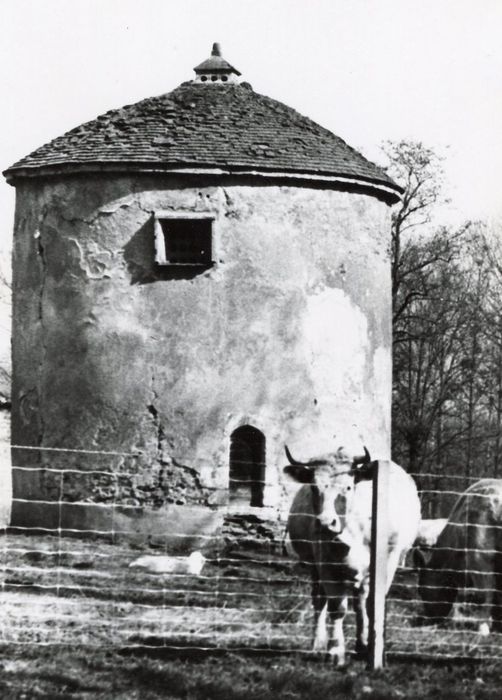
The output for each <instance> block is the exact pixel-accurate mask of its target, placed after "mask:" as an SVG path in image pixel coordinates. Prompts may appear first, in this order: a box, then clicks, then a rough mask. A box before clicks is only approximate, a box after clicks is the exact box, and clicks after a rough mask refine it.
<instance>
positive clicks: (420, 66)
mask: <svg viewBox="0 0 502 700" xmlns="http://www.w3.org/2000/svg"><path fill="white" fill-rule="evenodd" d="M501 38H502V0H0V95H1V103H2V108H1V109H0V138H1V143H0V170H4V169H5V168H7V167H8V166H9V165H11V164H12V163H13V162H14V161H16V160H17V159H19V158H20V157H22V156H24V155H26V154H27V153H29V152H30V151H32V150H34V149H35V148H37V147H38V146H40V145H42V144H44V143H46V142H47V141H49V140H50V139H52V138H54V137H56V136H59V135H61V134H63V133H64V132H65V131H68V130H69V129H71V128H73V127H75V126H77V125H79V124H81V123H82V122H84V121H87V120H89V119H93V118H94V117H96V116H97V115H98V114H101V113H103V112H105V111H106V110H108V109H113V108H118V107H121V106H122V105H125V104H130V103H133V102H135V101H138V100H140V99H142V98H145V97H149V96H152V95H157V94H160V93H163V92H168V91H170V90H172V89H173V88H175V87H176V86H177V85H179V83H181V82H183V81H184V80H190V79H191V78H192V76H193V72H192V68H193V67H194V66H195V65H197V64H198V63H200V62H201V61H202V60H204V59H205V58H207V56H208V55H209V53H210V50H211V45H212V43H213V42H214V41H219V42H220V43H221V46H222V49H223V55H224V57H225V58H226V59H227V60H228V61H229V62H230V63H232V64H233V65H234V66H235V67H236V68H237V69H239V70H240V71H241V72H242V74H243V77H244V79H246V80H248V81H249V82H250V83H251V84H252V85H253V88H254V89H255V90H256V91H257V92H261V93H263V94H265V95H269V96H270V97H273V98H275V99H278V100H280V101H282V102H284V103H286V104H287V105H289V106H291V107H294V108H295V109H297V110H298V111H300V112H302V113H303V114H305V115H307V116H309V117H311V118H312V119H314V120H315V121H317V122H319V123H320V124H322V125H323V126H326V127H327V128H329V129H330V130H331V131H333V132H334V133H336V134H338V135H339V136H341V137H342V138H344V139H345V140H346V141H348V143H349V144H350V145H352V146H354V147H355V148H357V149H359V150H360V151H361V152H362V153H363V154H364V155H366V156H367V157H369V158H370V159H372V160H375V159H378V146H379V144H380V143H381V142H382V141H383V140H385V139H394V140H396V139H403V138H412V139H416V140H421V141H423V142H424V143H425V144H426V145H428V146H432V147H433V148H436V149H438V150H440V151H445V149H446V148H447V147H449V148H448V149H447V150H446V155H447V160H446V163H445V167H446V174H447V180H448V183H449V186H450V188H451V196H452V199H453V202H452V205H453V207H454V209H453V213H452V214H451V216H452V217H453V218H454V219H455V218H457V219H458V220H459V221H460V220H461V219H464V218H489V217H495V216H501V215H502V196H501V195H502V186H501V185H500V177H501V176H500V174H501V172H502V48H501V46H502V39H501ZM1 180H2V181H1V183H0V234H1V238H0V249H1V250H3V251H5V250H6V249H7V247H8V241H9V240H10V236H11V230H12V222H13V213H14V190H13V188H12V187H10V186H8V185H7V184H5V181H4V180H3V178H1ZM4 258H5V253H4Z"/></svg>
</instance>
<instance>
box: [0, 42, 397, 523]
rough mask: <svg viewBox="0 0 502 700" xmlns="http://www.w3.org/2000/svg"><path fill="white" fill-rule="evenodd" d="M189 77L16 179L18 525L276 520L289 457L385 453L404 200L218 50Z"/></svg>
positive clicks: (107, 119) (44, 150) (87, 128)
mask: <svg viewBox="0 0 502 700" xmlns="http://www.w3.org/2000/svg"><path fill="white" fill-rule="evenodd" d="M195 73H196V77H195V79H194V80H192V81H190V82H186V83H183V84H182V85H180V86H179V87H178V88H176V89H175V90H173V91H172V92H170V93H168V94H165V95H161V96H159V97H153V98H149V99H146V100H143V101H141V102H139V103H137V104H134V105H129V106H126V107H123V108H122V109H118V110H113V111H110V112H107V113H106V114H104V115H102V116H100V117H98V118H97V119H95V120H94V121H91V122H88V123H86V124H83V125H82V126H79V127H77V128H76V129H73V130H72V131H70V132H68V133H67V134H65V135H64V136H61V137H60V138H57V139H55V140H54V141H52V142H51V143H49V144H47V145H45V146H43V147H41V148H39V149H38V150H36V151H35V152H34V153H32V154H31V155H29V156H27V157H26V158H23V159H22V160H21V161H19V162H17V163H16V164H15V165H13V166H12V167H10V168H9V169H8V170H6V171H5V173H4V174H5V176H6V178H7V180H8V181H9V182H10V183H11V184H13V185H14V186H15V187H16V190H17V204H16V222H15V232H14V257H13V265H14V270H13V280H14V281H13V304H14V307H13V341H12V349H13V388H12V439H13V444H14V445H17V446H20V447H19V448H15V449H14V450H13V465H15V466H14V471H13V488H14V499H15V500H14V503H13V524H14V525H19V526H23V525H29V526H33V525H36V526H43V527H47V528H53V527H60V528H63V529H64V528H69V529H82V528H83V529H88V530H98V531H109V530H110V529H111V530H114V531H117V532H118V531H120V530H121V529H122V530H124V529H127V527H129V526H130V522H132V520H134V522H135V523H136V525H135V527H137V528H140V529H141V528H144V527H146V528H148V527H149V525H144V523H149V522H153V521H155V522H157V523H158V522H161V523H162V527H165V523H166V522H167V520H166V518H167V519H168V518H169V513H171V514H172V513H176V516H175V519H176V518H178V520H179V521H181V520H180V519H183V517H185V516H182V515H180V513H185V514H191V515H186V518H188V519H190V517H194V518H195V520H197V518H198V517H199V516H200V517H201V518H202V517H205V515H201V513H202V514H206V515H207V513H208V512H209V511H211V507H212V509H213V510H217V509H218V506H222V505H224V506H225V507H227V506H228V505H229V504H230V506H232V507H235V508H239V509H242V508H244V509H246V508H265V509H266V508H269V509H274V508H276V507H277V506H278V505H279V504H280V502H281V494H282V493H283V484H282V476H281V474H282V466H283V464H284V458H283V454H284V444H285V443H286V444H288V445H289V446H290V447H291V449H292V451H293V452H294V453H297V454H299V455H300V456H304V457H308V456H311V455H312V454H315V453H319V452H321V451H324V450H327V449H330V448H331V449H333V448H334V447H337V446H338V445H340V444H342V443H346V442H347V440H353V439H354V438H357V439H360V440H364V442H365V444H367V445H368V447H369V448H370V449H371V450H374V451H375V452H377V453H379V455H380V456H388V454H389V444H390V401H391V290H390V261H389V243H390V207H389V205H391V204H393V203H394V202H396V201H397V199H398V197H399V192H400V189H399V187H398V186H397V185H396V184H395V183H394V182H393V181H392V180H390V179H389V177H388V176H387V175H386V173H385V172H383V171H382V170H380V169H379V168H377V167H376V166H375V165H374V164H372V163H370V162H368V161H367V160H366V159H365V158H364V157H363V156H361V155H360V154H359V153H358V152H356V151H355V150H353V149H352V148H350V147H349V146H348V145H347V144H346V143H345V142H344V141H342V140H341V139H340V138H338V137H337V136H335V135H333V134H332V133H330V132H329V131H327V130H326V129H324V128H322V127H320V126H318V125H317V124H315V123H314V122H312V121H311V120H310V119H308V118H306V117H304V116H302V115H300V114H299V113H298V112H296V111H294V110H293V109H291V108H289V107H286V106H285V105H283V104H281V103H280V102H277V101H275V100H273V99H270V98H268V97H265V96H263V95H260V94H258V93H256V92H254V91H253V89H252V88H251V86H250V85H249V84H248V83H246V82H239V75H240V74H239V72H238V71H237V70H236V69H235V68H233V67H232V66H231V65H230V64H229V63H227V61H225V60H224V59H223V58H222V57H221V53H220V50H219V47H218V45H215V46H214V48H213V53H212V55H211V57H210V58H209V59H208V60H207V61H205V62H203V63H202V64H200V65H199V66H197V68H195ZM27 448H29V449H27ZM107 504H109V505H113V508H103V506H104V505H107ZM187 506H191V508H187ZM194 513H195V514H198V515H196V516H194V515H193V514H194ZM159 517H160V518H161V520H160V521H159ZM127 518H129V520H127ZM194 522H195V521H194ZM124 523H125V524H124ZM141 523H143V525H142V524H141ZM198 526H199V525H198V524H195V525H194V528H196V527H198Z"/></svg>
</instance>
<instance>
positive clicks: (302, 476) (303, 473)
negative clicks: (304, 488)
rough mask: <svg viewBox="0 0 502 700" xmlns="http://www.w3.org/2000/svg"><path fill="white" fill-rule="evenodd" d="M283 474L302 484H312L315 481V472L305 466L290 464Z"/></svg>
mask: <svg viewBox="0 0 502 700" xmlns="http://www.w3.org/2000/svg"><path fill="white" fill-rule="evenodd" d="M283 472H284V473H285V474H288V476H290V477H291V478H292V479H294V480H295V481H298V482H299V483H300V484H311V483H312V481H313V480H314V470H313V469H312V467H307V466H306V465H304V464H288V466H287V467H284V469H283Z"/></svg>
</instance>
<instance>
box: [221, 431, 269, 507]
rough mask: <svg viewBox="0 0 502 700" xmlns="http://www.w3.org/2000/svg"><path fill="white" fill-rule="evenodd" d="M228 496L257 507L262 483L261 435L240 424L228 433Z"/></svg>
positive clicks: (263, 446) (263, 462)
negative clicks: (229, 434)
mask: <svg viewBox="0 0 502 700" xmlns="http://www.w3.org/2000/svg"><path fill="white" fill-rule="evenodd" d="M229 472H230V474H229V492H230V500H231V501H233V502H240V503H242V504H243V505H244V503H245V504H246V505H250V506H255V507H258V508H261V507H262V506H263V487H264V484H265V436H264V435H263V433H262V432H260V431H259V430H257V429H256V428H253V426H252V425H243V426H241V427H240V428H237V430H234V432H233V433H232V435H231V436H230V470H229Z"/></svg>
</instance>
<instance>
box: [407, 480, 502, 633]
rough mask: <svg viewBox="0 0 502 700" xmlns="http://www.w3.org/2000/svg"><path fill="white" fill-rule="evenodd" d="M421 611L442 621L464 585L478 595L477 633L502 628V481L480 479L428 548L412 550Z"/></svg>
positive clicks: (423, 620)
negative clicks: (416, 571)
mask: <svg viewBox="0 0 502 700" xmlns="http://www.w3.org/2000/svg"><path fill="white" fill-rule="evenodd" d="M413 555H414V563H415V565H416V567H417V568H418V590H419V593H420V596H421V598H422V601H423V604H422V607H423V615H422V616H421V617H420V618H419V619H418V620H417V622H418V624H438V623H444V622H445V618H446V617H447V616H448V615H449V613H450V612H451V610H452V608H453V604H454V602H455V601H456V599H457V596H458V593H459V590H460V589H463V588H466V589H469V592H470V593H472V594H473V595H475V596H476V597H477V602H479V603H481V605H480V607H479V621H480V625H479V632H480V634H482V635H486V634H488V633H489V631H490V615H491V623H492V625H491V627H492V629H493V630H494V631H502V479H481V480H480V481H477V482H476V483H474V484H472V485H471V486H470V487H469V488H468V489H467V490H466V491H464V493H463V494H462V495H461V496H460V497H459V498H458V500H457V502H456V503H455V505H454V507H453V510H452V511H451V513H450V516H449V517H448V521H447V523H446V526H445V527H444V528H443V529H442V530H441V532H440V533H439V535H438V538H437V542H436V543H434V544H433V545H432V546H430V547H426V548H419V549H416V550H414V553H413Z"/></svg>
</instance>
